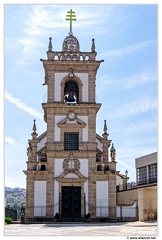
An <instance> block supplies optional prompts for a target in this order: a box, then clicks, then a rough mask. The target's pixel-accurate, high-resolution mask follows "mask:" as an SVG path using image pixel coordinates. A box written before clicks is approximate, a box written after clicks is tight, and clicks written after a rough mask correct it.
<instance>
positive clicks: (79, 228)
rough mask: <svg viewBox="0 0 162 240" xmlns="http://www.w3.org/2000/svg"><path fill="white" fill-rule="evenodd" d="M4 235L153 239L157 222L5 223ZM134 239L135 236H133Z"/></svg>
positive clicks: (155, 234)
mask: <svg viewBox="0 0 162 240" xmlns="http://www.w3.org/2000/svg"><path fill="white" fill-rule="evenodd" d="M4 235H5V236H126V237H127V239H129V238H128V237H129V236H135V237H137V238H136V239H138V236H139V237H140V236H151V237H150V239H155V238H156V236H157V235H158V234H157V222H139V221H137V222H129V223H128V222H127V223H126V222H125V223H78V224H77V223H71V224H70V223H54V224H10V225H5V231H4ZM134 239H135V238H134Z"/></svg>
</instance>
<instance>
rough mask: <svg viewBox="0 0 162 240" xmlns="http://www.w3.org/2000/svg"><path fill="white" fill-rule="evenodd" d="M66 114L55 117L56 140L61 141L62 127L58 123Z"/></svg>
mask: <svg viewBox="0 0 162 240" xmlns="http://www.w3.org/2000/svg"><path fill="white" fill-rule="evenodd" d="M65 117H66V116H55V119H54V123H55V126H54V129H55V130H54V141H60V128H59V127H58V126H57V123H59V122H60V121H62V120H63V119H64V118H65Z"/></svg>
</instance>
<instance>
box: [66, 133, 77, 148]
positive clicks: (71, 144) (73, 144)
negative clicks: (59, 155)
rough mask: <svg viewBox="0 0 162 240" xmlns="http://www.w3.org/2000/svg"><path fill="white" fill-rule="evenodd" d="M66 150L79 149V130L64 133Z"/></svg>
mask: <svg viewBox="0 0 162 240" xmlns="http://www.w3.org/2000/svg"><path fill="white" fill-rule="evenodd" d="M64 150H66V151H78V150H79V133H78V132H65V133H64Z"/></svg>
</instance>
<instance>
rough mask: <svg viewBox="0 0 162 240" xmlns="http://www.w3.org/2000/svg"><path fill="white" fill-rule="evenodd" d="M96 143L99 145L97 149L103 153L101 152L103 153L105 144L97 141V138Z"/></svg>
mask: <svg viewBox="0 0 162 240" xmlns="http://www.w3.org/2000/svg"><path fill="white" fill-rule="evenodd" d="M96 143H97V148H98V149H99V150H100V151H101V152H103V147H102V146H103V144H102V143H101V142H100V141H99V139H97V138H96Z"/></svg>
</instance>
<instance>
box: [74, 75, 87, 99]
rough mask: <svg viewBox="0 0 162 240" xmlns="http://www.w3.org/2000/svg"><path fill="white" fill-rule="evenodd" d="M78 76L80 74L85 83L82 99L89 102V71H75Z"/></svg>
mask: <svg viewBox="0 0 162 240" xmlns="http://www.w3.org/2000/svg"><path fill="white" fill-rule="evenodd" d="M75 75H76V76H78V77H79V78H80V79H81V81H82V84H83V90H82V94H83V97H82V101H83V102H88V73H75Z"/></svg>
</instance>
